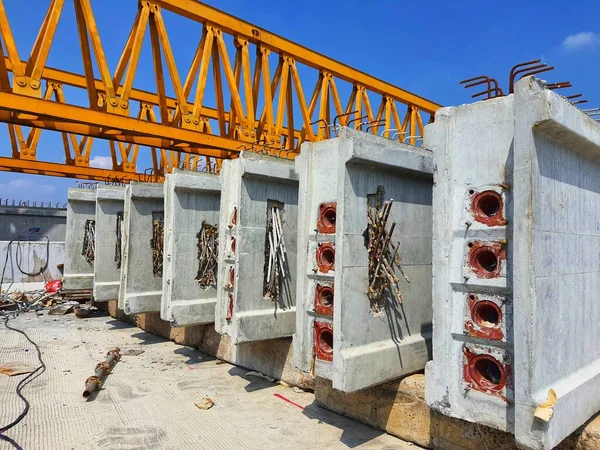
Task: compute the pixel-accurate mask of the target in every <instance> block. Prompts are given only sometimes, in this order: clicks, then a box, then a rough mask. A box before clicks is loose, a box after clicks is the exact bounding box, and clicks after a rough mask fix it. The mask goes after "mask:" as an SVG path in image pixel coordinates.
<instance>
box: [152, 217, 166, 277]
mask: <svg viewBox="0 0 600 450" xmlns="http://www.w3.org/2000/svg"><path fill="white" fill-rule="evenodd" d="M163 243H164V221H163V219H162V218H153V220H152V239H151V240H150V245H151V246H152V272H153V273H154V276H155V277H158V278H160V277H162V270H163Z"/></svg>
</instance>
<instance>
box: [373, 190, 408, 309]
mask: <svg viewBox="0 0 600 450" xmlns="http://www.w3.org/2000/svg"><path fill="white" fill-rule="evenodd" d="M393 203H394V201H393V200H390V201H389V202H384V203H383V205H382V207H381V208H380V209H378V208H377V207H372V206H371V205H369V209H368V220H369V247H368V252H369V293H368V296H369V299H371V300H372V301H375V302H378V301H380V300H381V298H382V296H383V293H384V292H385V291H386V289H387V290H389V291H390V292H391V293H392V295H393V296H394V297H395V298H396V299H397V300H398V301H399V302H402V300H403V296H402V292H401V291H400V287H399V286H398V282H399V281H400V279H399V278H398V277H397V276H396V272H395V271H394V266H396V267H397V268H398V270H399V271H400V273H401V274H402V276H403V277H404V279H405V280H406V281H407V282H409V283H410V280H409V279H408V277H407V276H406V274H405V273H404V271H403V270H402V258H401V257H400V254H399V253H398V250H399V247H400V243H397V244H396V245H394V244H393V243H392V235H393V233H394V229H395V228H396V222H394V221H392V222H391V225H390V228H389V231H388V230H387V229H386V227H387V223H388V220H389V217H390V212H391V210H392V204H393Z"/></svg>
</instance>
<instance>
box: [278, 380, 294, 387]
mask: <svg viewBox="0 0 600 450" xmlns="http://www.w3.org/2000/svg"><path fill="white" fill-rule="evenodd" d="M279 385H280V386H283V387H286V388H291V387H292V385H291V384H288V383H286V382H285V381H281V380H279Z"/></svg>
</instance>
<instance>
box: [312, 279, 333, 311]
mask: <svg viewBox="0 0 600 450" xmlns="http://www.w3.org/2000/svg"><path fill="white" fill-rule="evenodd" d="M315 291H316V292H315V312H316V313H317V314H321V315H324V316H333V297H334V291H333V286H329V285H322V284H317V287H316V290H315Z"/></svg>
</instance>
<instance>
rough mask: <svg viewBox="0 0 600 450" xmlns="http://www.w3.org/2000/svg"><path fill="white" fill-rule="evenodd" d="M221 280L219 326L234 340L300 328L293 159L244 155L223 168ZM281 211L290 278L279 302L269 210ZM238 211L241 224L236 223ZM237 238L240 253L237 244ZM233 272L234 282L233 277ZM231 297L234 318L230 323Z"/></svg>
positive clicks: (262, 337)
mask: <svg viewBox="0 0 600 450" xmlns="http://www.w3.org/2000/svg"><path fill="white" fill-rule="evenodd" d="M221 186H222V189H223V191H222V196H221V215H220V220H219V241H220V244H219V277H218V281H217V291H218V293H217V295H218V302H217V309H216V315H215V328H216V329H217V331H218V332H219V333H221V334H228V335H230V336H231V339H232V342H233V343H234V344H238V343H241V342H251V341H261V340H267V339H275V338H282V337H286V336H291V335H292V334H293V333H294V331H295V326H296V318H295V315H296V298H295V296H296V259H297V258H296V254H297V253H296V226H297V220H298V218H297V204H298V181H297V177H296V175H295V173H294V163H293V161H288V160H283V159H279V158H274V157H271V156H265V155H259V154H256V153H249V152H242V153H241V154H240V157H239V158H238V159H235V160H230V161H224V163H223V168H222V170H221ZM273 201H275V202H280V203H281V204H283V207H282V211H283V212H282V220H283V235H284V239H285V249H286V262H287V264H286V267H285V269H286V272H287V278H286V280H285V281H284V283H283V286H282V290H281V292H282V294H281V296H280V298H279V299H277V300H272V299H269V298H266V297H265V295H264V294H265V291H264V280H265V279H266V275H265V258H266V254H265V252H266V251H267V246H266V238H267V211H268V209H269V208H270V207H271V206H272V202H273ZM234 210H236V211H237V223H235V224H233V223H232V218H233V214H234ZM233 239H235V251H234V250H233V248H232V242H233ZM232 270H233V278H234V279H233V283H231V278H230V276H231V275H230V273H231V271H232ZM230 295H231V301H232V305H231V312H232V314H231V320H228V314H229V311H230V309H229V308H230Z"/></svg>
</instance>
